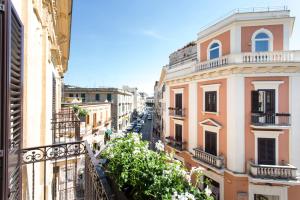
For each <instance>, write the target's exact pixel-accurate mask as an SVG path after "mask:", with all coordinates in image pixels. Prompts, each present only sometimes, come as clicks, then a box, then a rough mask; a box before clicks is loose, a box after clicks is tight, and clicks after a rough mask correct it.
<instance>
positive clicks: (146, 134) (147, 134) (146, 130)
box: [141, 113, 159, 149]
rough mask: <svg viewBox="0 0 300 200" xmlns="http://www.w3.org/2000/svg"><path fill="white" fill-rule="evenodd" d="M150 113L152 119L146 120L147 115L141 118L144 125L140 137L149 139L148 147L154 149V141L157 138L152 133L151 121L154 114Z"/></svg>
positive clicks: (153, 119)
mask: <svg viewBox="0 0 300 200" xmlns="http://www.w3.org/2000/svg"><path fill="white" fill-rule="evenodd" d="M151 115H152V120H148V116H147V115H144V116H143V118H142V119H143V120H144V122H145V123H144V126H143V128H142V130H141V133H142V139H143V140H147V141H149V147H150V149H154V147H155V143H156V142H157V141H158V140H159V138H157V137H156V136H155V135H154V134H153V123H154V121H155V115H154V114H153V113H151Z"/></svg>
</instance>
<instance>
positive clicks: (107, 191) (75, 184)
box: [21, 141, 114, 200]
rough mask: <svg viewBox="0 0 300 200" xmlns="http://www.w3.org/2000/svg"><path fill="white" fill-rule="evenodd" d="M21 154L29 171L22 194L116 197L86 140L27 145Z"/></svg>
mask: <svg viewBox="0 0 300 200" xmlns="http://www.w3.org/2000/svg"><path fill="white" fill-rule="evenodd" d="M21 158H22V165H23V170H25V171H27V180H26V179H23V181H25V180H26V183H23V185H27V186H28V188H24V189H23V194H24V195H25V196H27V197H28V199H32V200H34V199H44V200H46V199H50V197H52V199H78V200H79V199H88V200H89V199H101V200H102V199H104V200H106V199H108V200H110V199H113V198H114V195H113V193H112V192H111V191H112V190H111V187H110V185H109V184H108V182H107V180H106V178H105V177H103V176H102V174H103V172H101V168H100V167H99V165H98V164H99V160H97V159H96V158H95V156H94V153H93V151H92V150H91V149H90V146H89V144H88V143H87V142H85V141H76V142H71V143H63V144H54V145H48V146H39V147H33V148H25V149H22V151H21ZM52 173H53V174H52ZM51 175H52V176H51Z"/></svg>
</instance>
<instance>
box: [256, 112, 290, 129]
mask: <svg viewBox="0 0 300 200" xmlns="http://www.w3.org/2000/svg"><path fill="white" fill-rule="evenodd" d="M290 116H291V115H290V114H289V113H251V124H252V126H256V127H263V128H265V127H278V126H280V127H288V126H290Z"/></svg>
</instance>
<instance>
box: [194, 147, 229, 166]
mask: <svg viewBox="0 0 300 200" xmlns="http://www.w3.org/2000/svg"><path fill="white" fill-rule="evenodd" d="M194 151H195V155H194V159H195V160H198V161H200V162H204V163H206V164H209V165H210V166H213V167H215V168H217V169H223V168H224V157H223V156H215V155H212V154H210V153H207V152H205V151H203V150H202V149H201V148H195V149H194Z"/></svg>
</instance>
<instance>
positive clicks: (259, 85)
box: [251, 81, 284, 113]
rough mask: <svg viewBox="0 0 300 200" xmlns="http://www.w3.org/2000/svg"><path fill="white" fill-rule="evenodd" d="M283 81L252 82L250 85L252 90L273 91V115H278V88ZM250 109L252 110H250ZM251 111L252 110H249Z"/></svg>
mask: <svg viewBox="0 0 300 200" xmlns="http://www.w3.org/2000/svg"><path fill="white" fill-rule="evenodd" d="M283 83H284V81H252V82H251V84H252V85H253V86H254V90H255V91H258V90H271V89H273V90H275V113H278V109H279V86H280V84H283ZM251 109H252V108H251ZM251 111H252V110H251Z"/></svg>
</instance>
